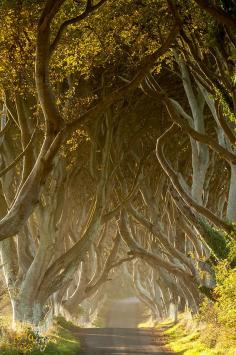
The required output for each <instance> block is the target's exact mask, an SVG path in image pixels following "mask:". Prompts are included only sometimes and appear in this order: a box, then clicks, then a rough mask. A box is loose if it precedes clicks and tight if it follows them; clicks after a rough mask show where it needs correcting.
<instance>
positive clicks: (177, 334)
mask: <svg viewBox="0 0 236 355" xmlns="http://www.w3.org/2000/svg"><path fill="white" fill-rule="evenodd" d="M207 327H208V326H207V325H203V324H201V323H199V322H197V321H196V320H189V319H187V318H186V316H185V315H184V314H183V315H181V316H180V320H179V322H178V323H177V324H173V323H172V321H171V320H165V321H164V322H162V323H159V324H158V326H157V329H159V330H160V329H162V330H163V332H164V335H165V337H166V341H167V344H166V346H167V347H168V348H170V349H171V350H172V351H174V352H176V353H179V354H184V355H236V347H235V345H236V344H235V343H234V344H229V343H228V346H227V341H225V342H215V343H213V342H212V343H211V344H208V339H209V337H208V336H207V334H208V332H209V329H208V328H207Z"/></svg>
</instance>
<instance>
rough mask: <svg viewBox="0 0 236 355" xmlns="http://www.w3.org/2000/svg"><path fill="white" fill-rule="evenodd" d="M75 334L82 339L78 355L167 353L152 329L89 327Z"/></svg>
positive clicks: (158, 354) (160, 354) (146, 354)
mask: <svg viewBox="0 0 236 355" xmlns="http://www.w3.org/2000/svg"><path fill="white" fill-rule="evenodd" d="M75 335H76V336H77V337H78V338H79V339H80V341H81V347H82V350H81V351H80V352H79V353H78V355H154V354H155V355H165V354H169V355H170V354H173V353H171V352H169V351H167V350H166V351H165V350H164V349H163V347H162V345H161V343H162V340H161V337H159V336H157V335H154V332H153V330H151V329H147V330H146V329H137V328H133V329H131V328H87V329H80V330H79V331H77V332H76V333H75Z"/></svg>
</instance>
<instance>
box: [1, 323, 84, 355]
mask: <svg viewBox="0 0 236 355" xmlns="http://www.w3.org/2000/svg"><path fill="white" fill-rule="evenodd" d="M76 328H77V327H76V326H75V325H73V324H72V323H71V322H67V321H66V320H65V319H64V318H63V317H58V318H56V319H55V320H54V322H53V326H52V327H51V329H50V330H49V331H48V333H47V334H45V336H47V337H48V343H47V346H46V348H45V350H44V351H40V348H39V344H38V343H37V341H36V337H35V333H34V332H33V331H32V330H31V329H30V328H29V327H28V326H21V327H19V328H18V329H17V330H16V331H13V330H11V329H10V327H9V328H7V327H6V325H5V329H4V332H3V334H2V336H0V353H1V354H4V355H22V354H32V355H39V354H45V355H49V354H51V355H52V354H55V355H64V354H68V355H75V354H77V353H78V351H79V350H80V343H79V341H78V339H77V338H76V337H75V336H74V335H73V330H76Z"/></svg>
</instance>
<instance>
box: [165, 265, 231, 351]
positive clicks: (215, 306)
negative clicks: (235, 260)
mask: <svg viewBox="0 0 236 355" xmlns="http://www.w3.org/2000/svg"><path fill="white" fill-rule="evenodd" d="M216 279H217V286H216V287H215V289H214V298H215V299H216V301H215V302H213V301H210V300H209V299H207V298H206V299H204V300H203V302H202V304H201V307H200V313H199V315H198V316H196V317H195V318H194V320H193V321H192V322H190V323H189V321H187V320H186V318H184V317H182V319H181V321H180V322H179V323H178V324H177V325H175V326H174V327H171V328H170V329H169V330H168V331H166V334H167V335H168V337H169V341H170V343H169V345H170V347H171V348H172V349H173V350H175V351H181V352H183V354H185V355H195V354H202V355H203V354H204V355H208V354H209V355H210V354H219V355H220V354H229V355H233V354H235V349H236V309H235V304H236V269H232V268H230V265H229V262H227V261H222V262H220V263H219V264H218V265H217V267H216Z"/></svg>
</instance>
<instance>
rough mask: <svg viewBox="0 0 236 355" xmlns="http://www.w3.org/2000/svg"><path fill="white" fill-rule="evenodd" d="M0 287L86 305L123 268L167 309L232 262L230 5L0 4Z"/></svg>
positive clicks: (235, 44)
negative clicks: (225, 263)
mask: <svg viewBox="0 0 236 355" xmlns="http://www.w3.org/2000/svg"><path fill="white" fill-rule="evenodd" d="M0 9H1V11H0V23H1V26H0V58H1V60H0V105H1V113H0V114H1V130H0V156H1V159H0V179H1V184H0V211H1V220H0V240H1V243H0V251H1V265H2V266H1V270H0V272H1V277H0V279H1V288H2V290H0V291H1V293H2V292H4V291H3V290H4V289H6V290H7V292H8V296H9V299H10V304H11V309H12V315H13V323H14V322H15V321H27V322H30V323H32V324H35V325H37V324H39V323H40V322H42V321H43V320H45V319H46V317H48V314H53V315H57V314H64V315H65V316H66V317H67V318H71V319H73V318H76V317H77V316H78V313H79V309H80V307H81V306H84V308H85V309H86V310H87V313H88V314H87V316H88V317H90V316H91V317H92V316H93V314H94V313H96V312H98V309H99V307H101V305H102V304H103V302H105V297H106V294H105V289H106V285H108V284H109V283H110V282H111V280H112V279H113V278H114V277H116V276H117V275H119V277H120V278H123V279H125V280H126V282H127V283H128V284H129V285H131V287H132V288H133V290H134V293H135V295H136V296H137V297H138V298H139V299H140V300H141V301H142V302H143V303H144V304H145V305H146V306H147V307H148V308H149V309H150V312H151V315H152V317H153V318H154V319H161V318H165V317H166V316H167V315H168V312H169V309H170V306H171V307H172V309H174V313H175V317H177V313H178V311H183V310H184V309H188V310H190V311H191V312H192V314H196V313H197V312H198V310H199V305H200V304H201V302H202V299H203V298H204V297H207V298H208V299H209V300H211V301H212V302H214V301H216V299H217V295H216V294H215V292H214V288H215V286H216V276H215V268H216V266H217V265H219V264H220V263H222V261H226V260H227V270H228V271H229V270H231V271H234V267H235V265H236V247H235V239H236V226H235V224H234V223H235V221H236V133H235V124H236V121H235V112H236V74H235V60H236V37H235V34H236V6H235V1H234V0H231V1H223V0H219V1H214V0H211V1H201V0H189V1H185V0H177V1H175V0H158V1H157V0H156V1H155V0H116V1H113V0H107V1H106V0H100V1H96V0H94V1H93V0H86V1H85V0H81V1H76V0H41V1H30V0H19V1H18V0H11V1H9V0H5V1H1V5H0Z"/></svg>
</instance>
